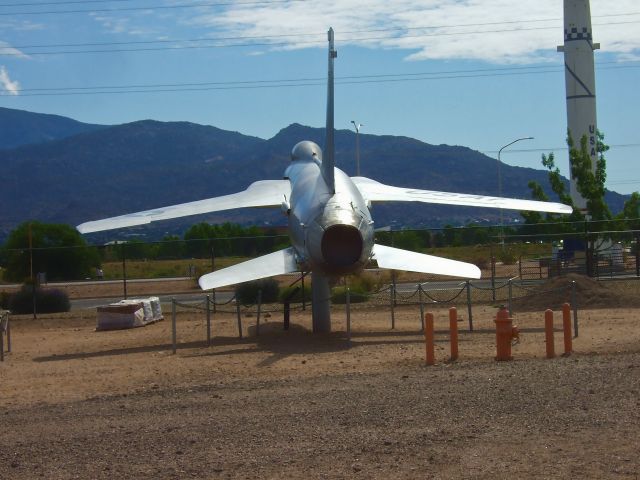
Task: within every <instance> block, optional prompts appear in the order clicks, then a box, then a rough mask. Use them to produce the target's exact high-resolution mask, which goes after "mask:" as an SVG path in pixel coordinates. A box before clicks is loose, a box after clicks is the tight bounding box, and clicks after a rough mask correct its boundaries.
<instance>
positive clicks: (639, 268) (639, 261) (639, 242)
mask: <svg viewBox="0 0 640 480" xmlns="http://www.w3.org/2000/svg"><path fill="white" fill-rule="evenodd" d="M636 277H640V233H636Z"/></svg>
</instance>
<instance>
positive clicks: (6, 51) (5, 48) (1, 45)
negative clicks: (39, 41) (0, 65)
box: [0, 40, 30, 59]
mask: <svg viewBox="0 0 640 480" xmlns="http://www.w3.org/2000/svg"><path fill="white" fill-rule="evenodd" d="M0 55H5V56H9V57H13V58H23V59H24V58H30V57H29V55H27V54H25V53H24V52H22V51H20V50H18V49H17V48H15V47H12V46H11V45H9V44H8V43H7V42H3V41H2V40H0Z"/></svg>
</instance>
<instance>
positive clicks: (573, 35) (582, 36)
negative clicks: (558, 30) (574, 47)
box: [564, 27, 593, 42]
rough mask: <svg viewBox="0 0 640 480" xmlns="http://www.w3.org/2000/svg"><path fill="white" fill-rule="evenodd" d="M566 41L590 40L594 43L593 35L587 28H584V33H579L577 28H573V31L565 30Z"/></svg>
mask: <svg viewBox="0 0 640 480" xmlns="http://www.w3.org/2000/svg"><path fill="white" fill-rule="evenodd" d="M564 39H565V41H571V40H589V41H590V42H591V41H593V34H592V33H591V32H590V31H589V30H588V29H587V27H583V28H582V31H578V29H577V28H572V29H571V31H569V30H567V29H566V28H565V29H564Z"/></svg>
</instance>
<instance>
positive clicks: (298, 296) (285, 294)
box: [279, 285, 311, 303]
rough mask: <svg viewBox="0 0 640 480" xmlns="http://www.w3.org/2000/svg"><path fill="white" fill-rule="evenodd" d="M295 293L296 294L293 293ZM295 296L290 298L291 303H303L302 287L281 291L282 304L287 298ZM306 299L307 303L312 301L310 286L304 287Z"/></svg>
mask: <svg viewBox="0 0 640 480" xmlns="http://www.w3.org/2000/svg"><path fill="white" fill-rule="evenodd" d="M294 291H295V293H293V292H294ZM291 294H293V296H292V297H290V298H289V302H290V303H302V286H301V285H296V286H293V287H286V288H283V289H282V290H281V291H280V299H279V302H280V303H284V302H285V300H286V299H287V297H289V296H290V295H291ZM304 298H305V300H306V301H307V302H310V301H311V288H310V287H309V286H308V285H305V286H304Z"/></svg>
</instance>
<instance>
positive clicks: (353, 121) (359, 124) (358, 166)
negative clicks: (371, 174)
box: [351, 120, 364, 177]
mask: <svg viewBox="0 0 640 480" xmlns="http://www.w3.org/2000/svg"><path fill="white" fill-rule="evenodd" d="M351 123H353V126H354V128H355V129H356V176H357V177H359V176H360V128H361V127H364V125H363V124H362V123H356V122H355V120H351Z"/></svg>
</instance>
